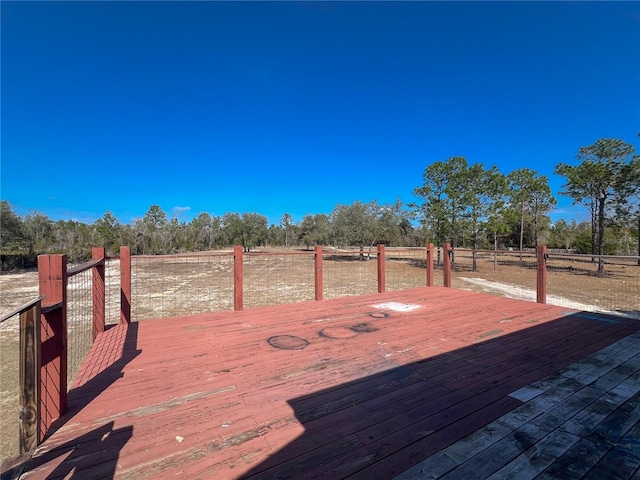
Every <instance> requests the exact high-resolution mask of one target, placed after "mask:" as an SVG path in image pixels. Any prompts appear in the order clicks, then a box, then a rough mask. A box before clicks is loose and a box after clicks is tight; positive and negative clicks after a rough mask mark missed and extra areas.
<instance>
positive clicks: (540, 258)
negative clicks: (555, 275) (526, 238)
mask: <svg viewBox="0 0 640 480" xmlns="http://www.w3.org/2000/svg"><path fill="white" fill-rule="evenodd" d="M536 257H537V258H536V270H537V278H536V302H538V303H547V247H546V246H545V245H540V246H538V247H536Z"/></svg>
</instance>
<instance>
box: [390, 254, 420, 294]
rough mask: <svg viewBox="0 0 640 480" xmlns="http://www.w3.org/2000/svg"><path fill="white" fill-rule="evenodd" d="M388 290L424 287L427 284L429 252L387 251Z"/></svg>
mask: <svg viewBox="0 0 640 480" xmlns="http://www.w3.org/2000/svg"><path fill="white" fill-rule="evenodd" d="M385 257H386V258H385V279H386V290H387V291H393V290H402V289H405V288H414V287H424V286H425V285H426V284H427V250H426V249H424V248H412V249H392V248H386V249H385Z"/></svg>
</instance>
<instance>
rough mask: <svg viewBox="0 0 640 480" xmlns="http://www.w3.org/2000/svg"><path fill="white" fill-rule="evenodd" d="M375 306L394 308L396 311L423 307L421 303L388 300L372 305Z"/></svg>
mask: <svg viewBox="0 0 640 480" xmlns="http://www.w3.org/2000/svg"><path fill="white" fill-rule="evenodd" d="M372 307H373V308H380V309H381V310H393V311H394V312H410V311H412V310H416V309H418V308H420V307H421V305H415V304H412V303H399V302H386V303H378V304H377V305H372Z"/></svg>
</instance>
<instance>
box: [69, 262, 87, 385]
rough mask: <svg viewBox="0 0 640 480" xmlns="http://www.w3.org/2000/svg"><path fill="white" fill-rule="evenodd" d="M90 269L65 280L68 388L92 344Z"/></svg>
mask: <svg viewBox="0 0 640 480" xmlns="http://www.w3.org/2000/svg"><path fill="white" fill-rule="evenodd" d="M91 280H92V271H91V269H88V270H84V271H82V272H80V273H78V274H76V275H73V276H72V277H69V279H68V281H67V386H68V387H69V388H70V387H71V384H72V382H73V379H74V378H75V376H76V374H77V373H78V371H79V370H80V367H81V366H82V363H83V362H84V359H85V357H86V356H87V353H89V350H90V349H91V345H92V344H93V291H92V281H91Z"/></svg>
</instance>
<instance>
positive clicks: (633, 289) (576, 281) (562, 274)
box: [547, 254, 640, 318]
mask: <svg viewBox="0 0 640 480" xmlns="http://www.w3.org/2000/svg"><path fill="white" fill-rule="evenodd" d="M600 258H602V259H603V260H604V265H603V267H604V271H603V272H602V273H598V265H599V260H600ZM547 303H551V304H554V305H561V306H565V307H568V308H576V309H578V310H586V311H593V312H607V313H615V314H622V315H628V316H632V317H635V318H640V266H638V257H618V256H603V257H599V256H597V255H596V256H591V255H575V254H550V255H549V256H548V259H547Z"/></svg>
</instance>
